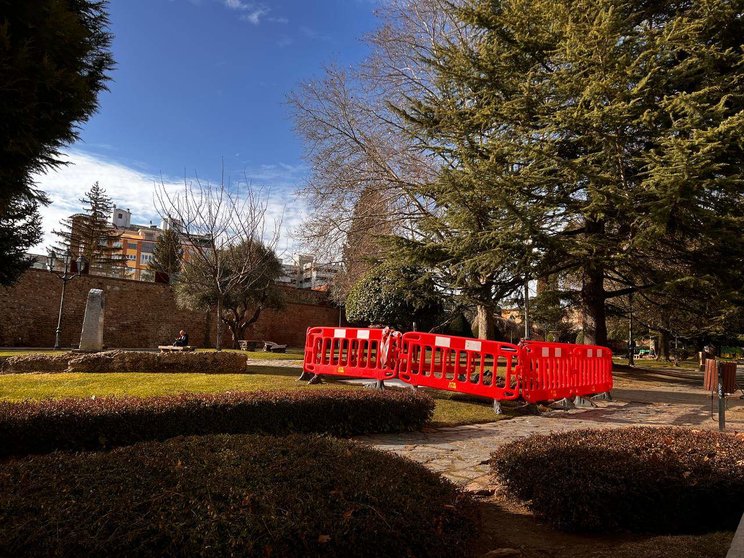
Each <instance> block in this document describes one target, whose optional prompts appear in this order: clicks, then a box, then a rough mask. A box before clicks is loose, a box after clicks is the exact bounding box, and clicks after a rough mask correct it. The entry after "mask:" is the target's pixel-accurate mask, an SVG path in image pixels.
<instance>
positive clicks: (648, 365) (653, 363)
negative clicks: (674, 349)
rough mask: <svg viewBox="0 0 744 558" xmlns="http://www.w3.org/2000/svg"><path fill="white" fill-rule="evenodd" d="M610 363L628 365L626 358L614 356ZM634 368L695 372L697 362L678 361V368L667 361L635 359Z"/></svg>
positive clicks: (689, 360) (691, 360) (690, 360)
mask: <svg viewBox="0 0 744 558" xmlns="http://www.w3.org/2000/svg"><path fill="white" fill-rule="evenodd" d="M612 362H614V363H615V364H625V365H627V364H628V358H627V357H619V356H614V357H612ZM634 364H635V367H636V368H644V369H647V370H656V369H658V368H677V369H687V370H695V369H697V367H698V362H697V360H693V359H688V360H681V361H679V366H676V367H675V366H674V362H669V361H668V360H664V359H661V360H656V359H654V358H636V359H635V362H634Z"/></svg>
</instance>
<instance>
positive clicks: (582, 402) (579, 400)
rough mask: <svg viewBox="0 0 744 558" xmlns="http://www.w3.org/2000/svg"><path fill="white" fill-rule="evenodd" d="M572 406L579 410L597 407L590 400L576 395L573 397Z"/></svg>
mask: <svg viewBox="0 0 744 558" xmlns="http://www.w3.org/2000/svg"><path fill="white" fill-rule="evenodd" d="M573 404H574V407H579V408H581V409H591V408H592V407H596V406H597V404H596V403H595V402H594V401H592V400H591V399H587V398H586V397H581V396H580V395H577V396H576V397H574V400H573Z"/></svg>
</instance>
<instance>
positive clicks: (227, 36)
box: [35, 0, 377, 256]
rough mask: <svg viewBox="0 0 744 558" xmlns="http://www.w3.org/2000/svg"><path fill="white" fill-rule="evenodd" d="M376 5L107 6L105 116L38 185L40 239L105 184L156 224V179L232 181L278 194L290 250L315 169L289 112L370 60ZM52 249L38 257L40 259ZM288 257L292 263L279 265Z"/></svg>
mask: <svg viewBox="0 0 744 558" xmlns="http://www.w3.org/2000/svg"><path fill="white" fill-rule="evenodd" d="M375 7H376V2H374V1H373V0H304V1H303V0H271V1H264V2H253V1H250V0H111V2H110V4H109V11H110V18H111V31H112V33H113V34H114V42H113V54H114V58H115V59H116V64H117V67H116V69H115V70H114V72H113V75H112V77H113V80H112V81H111V82H110V84H109V86H110V92H107V93H103V94H102V95H101V97H100V99H99V100H100V109H99V112H98V114H96V115H95V116H93V117H92V118H91V119H90V120H89V121H88V122H87V123H85V124H83V125H82V127H81V139H80V141H78V142H77V143H75V144H74V145H73V146H71V147H70V149H69V150H68V152H67V155H66V156H67V159H68V161H70V162H71V163H72V164H71V165H69V166H67V167H65V168H64V169H62V170H61V171H54V172H51V173H48V174H46V175H43V176H40V177H38V182H39V184H40V186H41V187H42V189H44V190H46V191H47V192H48V193H49V194H50V197H51V198H52V201H53V203H52V206H51V207H49V208H46V209H44V210H43V217H44V221H45V223H44V226H45V230H47V231H48V230H50V229H52V228H54V227H56V226H57V222H58V221H59V219H60V218H61V217H64V216H66V215H69V214H70V213H72V212H75V211H77V210H79V206H80V204H79V202H78V198H79V197H80V196H81V194H82V193H83V192H85V191H86V190H87V189H88V188H89V187H90V185H91V183H92V182H93V181H94V180H99V181H100V183H101V185H102V186H103V187H104V188H106V189H107V190H108V192H109V194H110V195H111V197H112V198H113V199H114V201H115V202H116V203H117V204H118V205H120V206H123V207H130V208H131V209H132V210H133V212H134V218H135V220H136V221H137V222H141V223H145V224H147V222H148V221H149V220H150V219H153V220H154V219H156V215H155V211H154V209H153V208H152V187H153V186H152V185H153V181H154V180H159V177H161V176H162V177H163V180H164V181H165V182H167V183H171V182H172V183H178V182H179V181H183V179H184V177H186V178H192V177H193V176H194V174H195V173H198V174H199V176H200V177H204V178H207V179H211V180H214V179H216V178H217V177H218V176H219V173H220V167H221V160H223V159H224V165H225V170H226V171H227V173H228V174H229V175H231V176H247V177H248V178H249V180H251V181H252V182H253V183H255V184H257V185H260V186H265V187H268V188H270V189H271V191H272V211H273V212H275V213H276V212H279V206H283V205H287V208H286V209H285V211H284V226H283V229H284V231H285V234H284V238H283V239H282V247H283V249H289V250H291V249H293V246H292V242H291V239H290V238H289V231H290V230H291V229H292V228H293V227H295V226H297V225H298V224H299V222H300V221H301V219H302V217H303V208H302V206H301V201H298V200H296V199H295V198H294V196H293V194H294V192H295V191H296V189H297V188H298V187H299V186H301V185H302V182H303V180H304V178H305V177H306V176H307V173H308V169H307V168H306V166H305V165H304V163H303V161H302V143H301V140H300V138H298V137H297V136H296V134H295V133H294V131H293V130H292V122H291V119H290V117H289V109H288V107H287V106H286V104H285V101H286V96H287V93H288V92H289V91H291V90H292V89H293V88H295V87H297V85H298V84H299V83H301V82H302V81H305V80H308V79H311V78H313V77H319V76H320V75H321V74H322V70H323V67H324V66H325V65H327V64H330V63H333V64H338V65H340V66H348V65H353V64H356V63H358V62H360V61H361V60H363V58H364V57H365V56H366V54H367V52H368V49H367V46H366V45H365V44H364V43H363V41H362V39H363V37H364V35H365V34H367V33H369V32H370V31H372V30H373V29H374V28H375V26H376V25H377V21H376V19H375V17H374V15H373V12H374V9H375ZM48 243H49V238H45V242H44V243H43V244H42V245H40V246H39V247H37V248H36V249H35V251H36V252H39V251H43V249H44V247H45V246H46V245H48ZM284 255H285V256H289V254H284Z"/></svg>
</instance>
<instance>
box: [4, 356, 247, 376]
mask: <svg viewBox="0 0 744 558" xmlns="http://www.w3.org/2000/svg"><path fill="white" fill-rule="evenodd" d="M2 371H3V373H5V374H13V373H19V372H183V373H189V372H196V373H205V374H240V373H245V372H246V356H245V355H244V354H241V353H234V352H223V351H220V352H203V353H202V352H190V353H177V352H174V353H155V352H148V351H121V350H117V351H103V352H100V353H82V354H78V353H63V354H30V355H20V356H14V357H10V358H7V359H5V362H4V363H3V366H2Z"/></svg>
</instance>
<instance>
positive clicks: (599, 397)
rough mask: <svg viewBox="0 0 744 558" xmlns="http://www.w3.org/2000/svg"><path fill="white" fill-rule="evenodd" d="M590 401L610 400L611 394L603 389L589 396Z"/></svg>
mask: <svg viewBox="0 0 744 558" xmlns="http://www.w3.org/2000/svg"><path fill="white" fill-rule="evenodd" d="M591 400H592V401H612V394H610V392H609V391H603V392H602V393H598V394H597V395H594V396H592V397H591Z"/></svg>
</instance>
